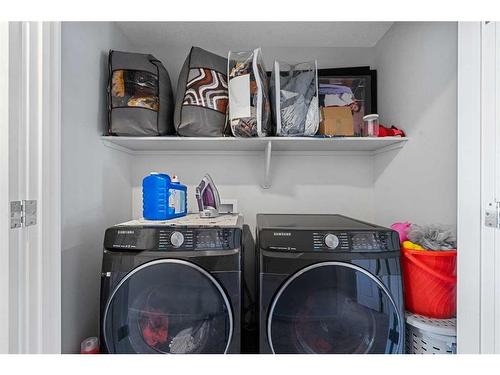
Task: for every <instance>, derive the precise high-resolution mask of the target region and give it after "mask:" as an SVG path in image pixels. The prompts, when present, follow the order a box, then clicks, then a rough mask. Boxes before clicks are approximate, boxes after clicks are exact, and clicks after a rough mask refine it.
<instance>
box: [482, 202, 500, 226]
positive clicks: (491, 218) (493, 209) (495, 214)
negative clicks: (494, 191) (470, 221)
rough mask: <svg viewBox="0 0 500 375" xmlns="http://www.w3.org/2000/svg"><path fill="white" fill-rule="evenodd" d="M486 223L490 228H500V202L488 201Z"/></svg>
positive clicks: (485, 214)
mask: <svg viewBox="0 0 500 375" xmlns="http://www.w3.org/2000/svg"><path fill="white" fill-rule="evenodd" d="M484 225H486V226H487V227H490V228H500V202H494V203H488V207H487V208H486V210H485V212H484Z"/></svg>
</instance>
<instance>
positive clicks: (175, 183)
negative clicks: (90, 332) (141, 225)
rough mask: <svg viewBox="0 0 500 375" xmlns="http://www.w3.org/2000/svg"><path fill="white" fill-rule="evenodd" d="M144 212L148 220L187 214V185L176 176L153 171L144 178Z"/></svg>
mask: <svg viewBox="0 0 500 375" xmlns="http://www.w3.org/2000/svg"><path fill="white" fill-rule="evenodd" d="M142 212H143V216H144V218H145V219H146V220H169V219H174V218H176V217H181V216H185V215H186V214H187V187H186V186H185V185H182V184H181V183H180V182H179V180H178V179H177V177H176V176H173V177H172V179H171V178H170V176H169V175H168V174H164V173H157V172H152V173H151V174H150V175H149V176H146V177H144V179H143V180H142Z"/></svg>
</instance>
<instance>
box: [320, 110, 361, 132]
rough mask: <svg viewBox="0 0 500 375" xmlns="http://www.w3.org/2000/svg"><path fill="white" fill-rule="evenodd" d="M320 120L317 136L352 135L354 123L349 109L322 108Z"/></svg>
mask: <svg viewBox="0 0 500 375" xmlns="http://www.w3.org/2000/svg"><path fill="white" fill-rule="evenodd" d="M321 118H322V121H321V123H320V124H319V134H324V135H343V136H353V135H354V121H353V117H352V112H351V108H350V107H323V108H322V109H321Z"/></svg>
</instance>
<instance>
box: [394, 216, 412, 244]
mask: <svg viewBox="0 0 500 375" xmlns="http://www.w3.org/2000/svg"><path fill="white" fill-rule="evenodd" d="M410 226H411V223H410V222H409V221H406V222H404V223H394V224H392V225H391V228H392V229H394V230H395V231H396V232H398V233H399V242H401V243H402V242H403V241H406V240H407V239H408V237H407V234H408V231H409V230H410Z"/></svg>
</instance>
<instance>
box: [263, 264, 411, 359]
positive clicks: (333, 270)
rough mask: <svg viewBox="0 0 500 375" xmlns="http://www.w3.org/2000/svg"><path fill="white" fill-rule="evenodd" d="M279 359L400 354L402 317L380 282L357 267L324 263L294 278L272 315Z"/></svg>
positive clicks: (272, 336) (271, 328)
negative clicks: (299, 355) (303, 355)
mask: <svg viewBox="0 0 500 375" xmlns="http://www.w3.org/2000/svg"><path fill="white" fill-rule="evenodd" d="M267 323H268V326H267V331H268V332H267V333H268V340H269V345H270V347H271V349H272V351H273V352H274V353H345V354H348V353H360V354H363V353H396V352H397V350H398V348H399V347H400V346H401V345H402V339H403V335H402V332H401V330H402V317H401V316H400V315H399V313H398V310H397V308H396V305H395V303H394V300H393V298H392V297H391V295H390V293H389V291H388V290H387V288H386V287H385V286H384V285H383V284H382V283H381V282H380V280H379V279H377V278H376V276H374V275H372V274H370V273H369V272H368V271H366V270H364V269H363V268H361V267H358V266H356V265H353V264H347V263H342V262H323V263H317V264H314V265H311V266H309V267H306V268H304V269H302V270H300V271H298V272H297V273H295V274H294V275H292V276H291V277H290V278H289V279H288V280H287V281H286V282H285V283H284V284H283V286H282V287H281V288H280V289H279V290H278V292H277V293H276V295H275V297H274V300H273V303H272V304H271V308H270V310H269V315H268V321H267Z"/></svg>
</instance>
